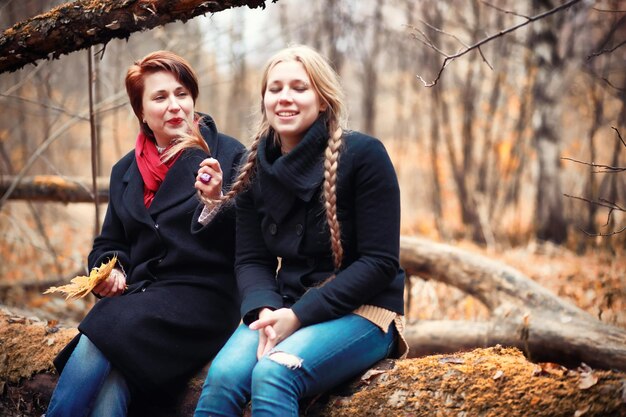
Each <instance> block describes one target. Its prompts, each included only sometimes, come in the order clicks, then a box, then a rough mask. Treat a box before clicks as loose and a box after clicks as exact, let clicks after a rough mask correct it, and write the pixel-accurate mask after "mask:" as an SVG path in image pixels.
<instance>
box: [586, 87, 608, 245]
mask: <svg viewBox="0 0 626 417" xmlns="http://www.w3.org/2000/svg"><path fill="white" fill-rule="evenodd" d="M603 91H604V90H603V89H602V88H601V86H599V85H597V84H595V85H592V86H591V88H590V91H589V93H590V103H591V106H592V108H591V111H592V114H593V118H592V121H591V126H590V127H589V132H587V144H588V146H589V160H590V161H592V162H593V161H596V147H595V144H594V142H593V139H594V137H595V135H596V133H597V132H598V130H599V129H600V127H601V126H602V124H603V123H604V94H603ZM585 194H586V196H587V198H589V199H591V200H595V199H596V196H597V195H598V183H597V181H596V174H594V168H593V167H589V169H588V173H587V183H586V184H585ZM587 208H588V212H587V223H586V226H585V229H586V230H585V231H586V232H587V233H591V234H595V233H597V232H598V227H597V225H596V214H597V213H598V206H597V205H595V204H589V205H588V206H587ZM585 242H588V241H587V240H582V241H581V243H585Z"/></svg>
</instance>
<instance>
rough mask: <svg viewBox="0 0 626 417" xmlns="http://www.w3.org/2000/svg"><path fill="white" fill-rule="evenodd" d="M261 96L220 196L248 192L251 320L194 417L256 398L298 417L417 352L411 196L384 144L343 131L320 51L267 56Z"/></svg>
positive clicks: (241, 200) (244, 275) (241, 202)
mask: <svg viewBox="0 0 626 417" xmlns="http://www.w3.org/2000/svg"><path fill="white" fill-rule="evenodd" d="M261 103H262V107H261V119H260V122H259V125H258V129H257V133H256V135H255V136H254V141H253V144H252V145H251V148H250V153H249V156H248V159H247V161H246V163H245V164H244V165H243V166H242V168H241V170H240V173H239V176H238V178H237V180H236V181H235V183H234V185H233V187H232V189H231V191H230V192H229V193H227V194H226V195H225V196H224V197H222V199H221V200H229V199H231V198H233V196H235V195H237V199H236V204H237V238H236V263H235V272H236V275H237V282H238V286H239V291H240V296H241V301H242V305H241V313H242V316H243V324H242V325H240V326H239V328H238V329H237V330H236V332H235V333H234V334H233V336H232V337H231V338H230V339H229V341H228V342H227V344H226V345H225V346H224V347H223V348H222V350H221V351H220V353H219V354H218V355H217V356H216V358H215V360H214V361H213V362H212V365H211V367H210V370H209V374H208V376H207V379H206V382H205V385H204V387H203V390H202V394H201V396H200V399H199V403H198V406H197V408H196V413H195V415H196V417H201V416H214V417H216V416H241V415H242V410H243V409H244V408H245V407H246V404H247V403H248V401H249V400H251V401H252V415H253V416H254V417H260V416H298V401H299V399H301V398H303V397H310V396H313V395H316V394H319V393H321V392H323V391H325V390H328V389H329V388H331V387H332V386H334V385H336V384H338V383H341V382H343V381H345V380H346V379H348V378H350V377H353V376H356V375H358V374H359V373H361V372H363V371H365V370H366V369H367V368H369V367H370V366H372V365H373V364H374V363H376V362H377V361H379V360H381V359H383V358H385V357H387V356H388V355H390V354H397V353H398V350H399V351H400V352H399V353H400V354H402V353H403V352H404V351H405V349H404V346H405V345H404V343H403V342H402V339H399V338H398V335H399V330H400V329H401V327H402V325H401V323H402V320H401V319H402V314H403V302H402V297H403V287H404V272H403V271H402V269H401V268H400V267H399V262H398V256H399V230H400V195H399V187H398V181H397V178H396V174H395V172H394V168H393V166H392V164H391V161H390V159H389V157H388V155H387V152H386V151H385V148H384V147H383V145H382V143H381V142H380V141H378V140H377V139H375V138H372V137H369V136H366V135H364V134H361V133H358V132H347V131H343V130H342V129H341V121H342V118H343V117H344V115H345V108H344V102H343V97H342V92H341V87H340V84H339V80H338V76H337V74H336V73H335V72H334V71H333V69H332V68H331V66H330V65H329V64H328V62H327V61H326V60H325V59H324V58H323V57H322V56H321V55H320V54H319V53H317V52H316V51H314V50H313V49H311V48H308V47H305V46H294V47H290V48H287V49H284V50H282V51H280V52H278V53H277V54H276V55H275V56H273V57H272V58H271V59H270V60H269V62H268V64H267V65H266V67H265V70H264V72H263V78H262V86H261ZM202 170H204V172H205V173H207V174H209V175H214V174H217V172H214V171H213V170H212V168H211V166H210V163H206V164H205V166H204V168H203V169H201V171H202ZM197 188H198V189H199V191H203V190H204V186H203V185H202V184H199V185H198V187H197ZM205 201H206V203H207V208H206V211H211V207H210V206H211V204H213V203H215V202H216V201H215V200H214V201H211V200H210V199H205ZM279 259H280V263H279ZM279 264H280V267H279ZM394 348H397V349H394Z"/></svg>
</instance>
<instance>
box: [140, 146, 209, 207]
mask: <svg viewBox="0 0 626 417" xmlns="http://www.w3.org/2000/svg"><path fill="white" fill-rule="evenodd" d="M206 157H207V155H206V153H204V151H202V150H200V149H187V150H185V151H183V154H182V155H181V156H180V158H178V160H177V161H176V162H175V163H174V165H172V166H171V167H170V169H169V171H168V172H167V175H166V176H165V180H163V183H162V184H161V186H160V187H159V191H157V193H156V195H155V196H154V200H153V201H152V204H151V205H150V208H149V209H148V212H149V213H150V215H152V216H154V215H156V214H158V213H160V212H162V211H163V210H167V209H169V208H170V207H172V206H175V205H177V204H180V203H181V202H183V201H186V200H188V199H189V198H191V197H193V196H194V194H196V189H195V188H194V186H193V184H194V182H195V180H196V175H197V173H198V168H199V166H200V162H202V160H203V159H204V158H206Z"/></svg>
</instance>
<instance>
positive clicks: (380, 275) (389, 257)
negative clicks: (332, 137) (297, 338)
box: [292, 138, 400, 326]
mask: <svg viewBox="0 0 626 417" xmlns="http://www.w3.org/2000/svg"><path fill="white" fill-rule="evenodd" d="M355 142H356V143H355ZM355 142H353V143H355V144H354V146H353V147H352V148H350V147H348V148H347V149H346V151H345V152H346V153H347V154H346V155H344V156H345V158H344V163H347V164H348V166H347V167H345V168H347V169H348V172H347V173H345V174H344V175H347V176H348V181H347V182H345V186H344V188H343V189H341V188H339V190H340V192H341V193H342V194H341V195H339V196H338V199H340V198H342V197H343V198H346V196H348V195H353V196H354V197H353V202H352V203H351V204H353V206H352V207H350V208H349V211H350V215H351V216H352V217H353V219H354V220H353V221H354V235H353V236H349V237H342V241H344V240H345V239H346V238H347V239H349V240H352V241H353V242H355V243H354V244H355V247H356V257H353V258H352V259H353V262H351V263H350V264H349V265H346V264H345V261H344V265H343V266H342V268H343V269H341V270H340V271H339V272H338V273H337V274H336V277H335V278H334V279H333V280H332V281H329V282H328V283H327V284H326V285H324V286H322V287H319V288H311V289H309V290H308V291H307V292H306V293H305V294H304V295H303V296H302V297H301V298H300V300H298V301H297V302H296V303H295V304H294V305H293V306H292V309H293V311H294V313H295V314H296V316H297V317H298V318H299V319H300V321H301V323H302V325H305V326H306V325H310V324H314V323H319V322H322V321H326V320H330V319H334V318H337V317H340V316H343V315H345V314H348V313H350V312H352V311H354V310H355V309H356V308H358V307H360V306H361V305H363V304H366V303H367V301H368V300H369V299H371V298H372V297H374V296H375V295H377V294H378V293H380V292H381V291H382V290H384V289H385V288H387V287H388V286H389V285H390V283H391V282H392V281H393V280H394V278H395V277H396V275H397V274H398V271H399V268H400V266H399V252H400V189H399V185H398V179H397V177H396V173H395V170H394V168H393V164H392V163H391V160H390V158H389V155H388V154H387V151H386V150H385V148H384V146H383V144H382V143H381V142H380V141H378V140H372V139H369V140H363V141H362V142H361V139H359V138H357V139H356V141H355ZM339 163H340V164H341V157H340V162H339ZM346 187H351V188H353V190H349V189H346Z"/></svg>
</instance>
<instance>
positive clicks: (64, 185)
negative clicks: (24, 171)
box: [0, 175, 109, 203]
mask: <svg viewBox="0 0 626 417" xmlns="http://www.w3.org/2000/svg"><path fill="white" fill-rule="evenodd" d="M13 180H14V177H12V176H4V177H0V195H4V193H6V192H7V190H8V189H9V187H10V186H11V184H12V182H13ZM97 182H98V202H99V203H107V202H108V201H109V178H108V177H100V178H98V181H97ZM92 190H93V189H92V186H91V180H90V179H88V178H68V177H60V176H57V175H35V176H32V177H24V178H22V179H21V181H20V182H19V183H18V185H17V187H16V188H15V189H14V190H13V192H12V193H11V195H10V196H9V199H10V200H29V201H54V202H59V203H92V202H93V201H94V195H93V191H92Z"/></svg>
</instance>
